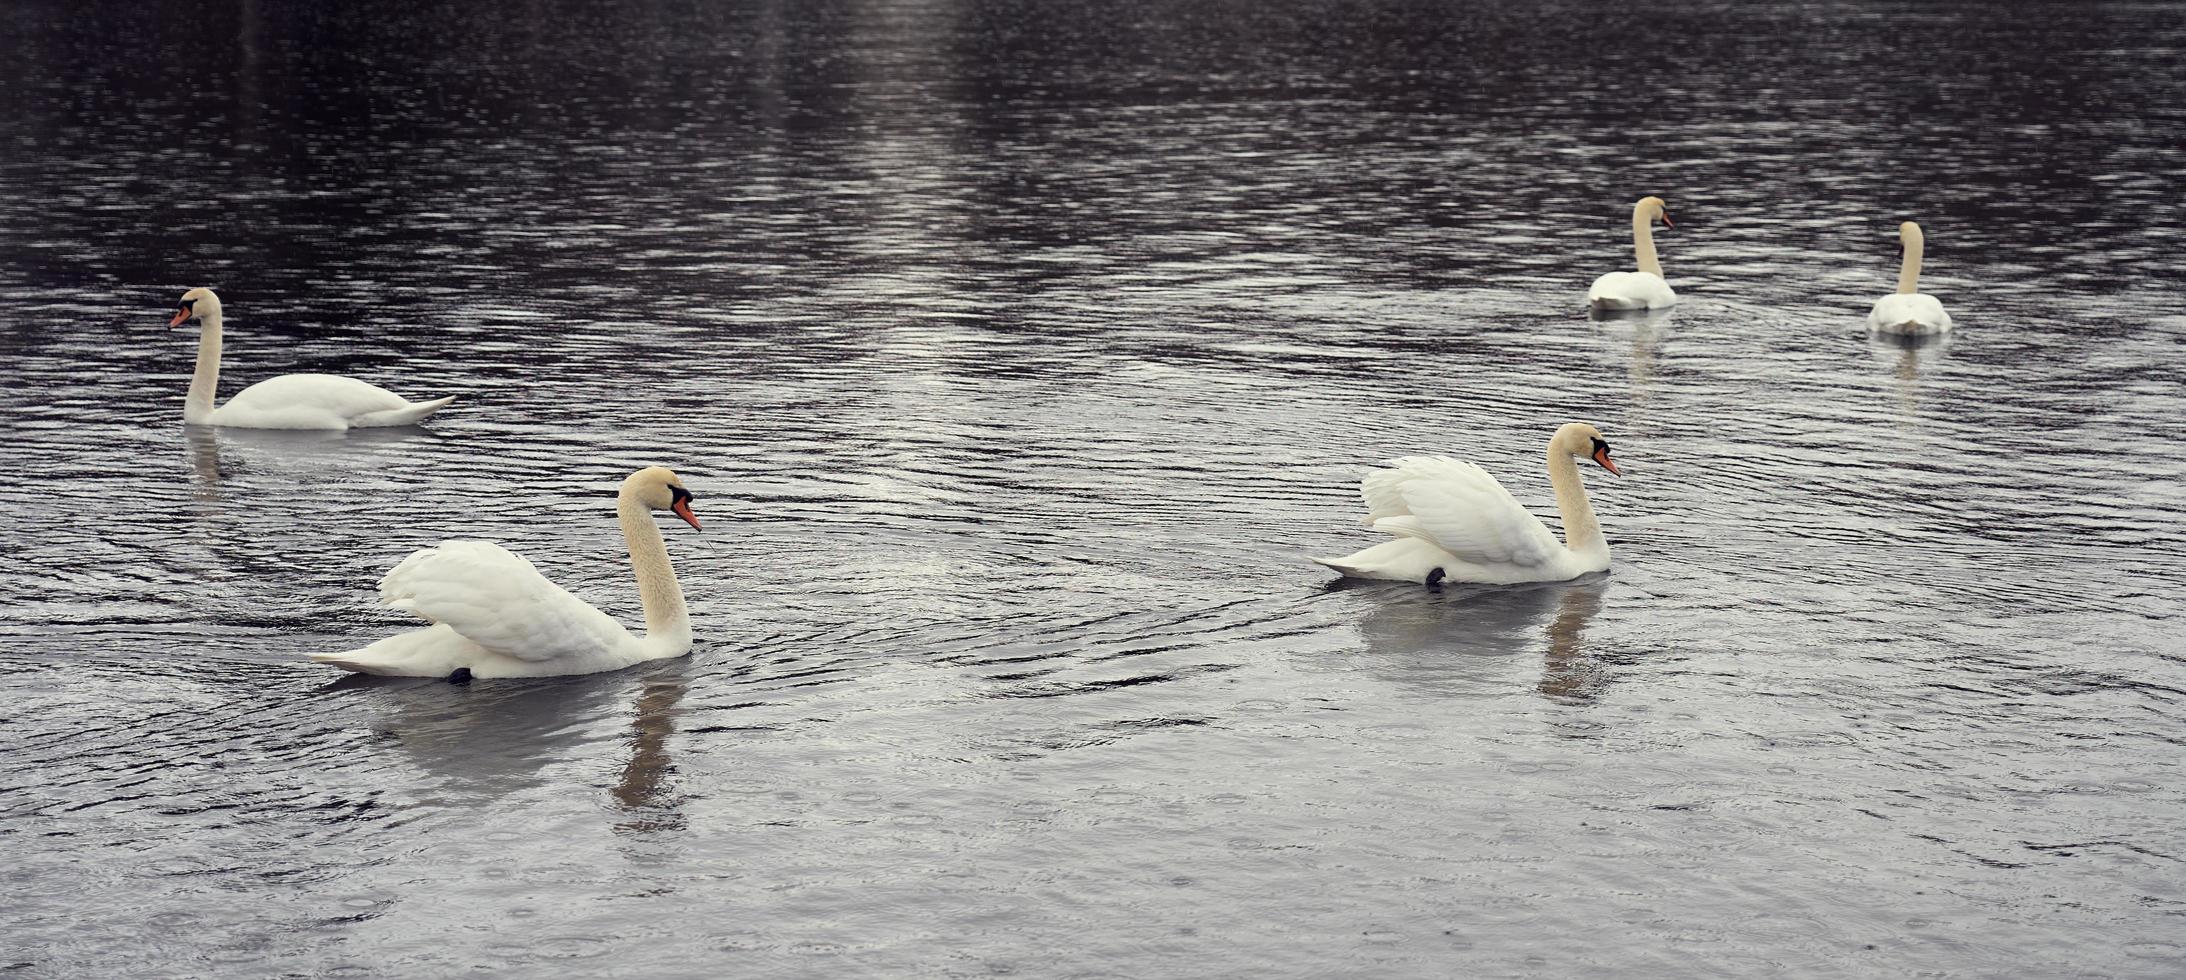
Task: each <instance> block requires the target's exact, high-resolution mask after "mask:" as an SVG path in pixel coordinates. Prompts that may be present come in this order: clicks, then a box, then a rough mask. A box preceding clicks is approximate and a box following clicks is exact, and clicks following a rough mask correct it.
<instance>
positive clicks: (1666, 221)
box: [1662, 211, 1677, 228]
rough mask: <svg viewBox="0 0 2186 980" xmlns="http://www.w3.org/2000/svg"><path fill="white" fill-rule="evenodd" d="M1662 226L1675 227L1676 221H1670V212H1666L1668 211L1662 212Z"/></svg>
mask: <svg viewBox="0 0 2186 980" xmlns="http://www.w3.org/2000/svg"><path fill="white" fill-rule="evenodd" d="M1662 226H1663V227H1664V228H1675V227H1677V222H1675V221H1671V220H1670V212H1668V211H1664V212H1662Z"/></svg>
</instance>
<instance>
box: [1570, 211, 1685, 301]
mask: <svg viewBox="0 0 2186 980" xmlns="http://www.w3.org/2000/svg"><path fill="white" fill-rule="evenodd" d="M1656 218H1661V219H1662V223H1663V225H1664V226H1665V227H1669V228H1675V227H1677V225H1675V224H1672V223H1671V222H1670V212H1669V208H1668V205H1665V204H1663V203H1662V198H1659V197H1643V198H1640V199H1639V203H1637V204H1634V205H1632V252H1633V254H1634V255H1635V256H1637V257H1638V259H1639V271H1638V272H1609V273H1604V274H1603V275H1602V277H1601V278H1599V279H1596V280H1594V285H1593V287H1592V288H1590V289H1588V290H1587V291H1586V305H1587V307H1588V308H1589V309H1592V310H1594V311H1595V312H1608V311H1611V310H1654V309H1660V308H1662V307H1665V306H1675V305H1677V293H1675V292H1672V291H1671V289H1670V284H1669V283H1667V282H1665V281H1663V278H1662V261H1661V260H1660V259H1658V258H1656V257H1655V232H1654V222H1655V219H1656Z"/></svg>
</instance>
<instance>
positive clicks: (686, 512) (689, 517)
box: [668, 497, 705, 531]
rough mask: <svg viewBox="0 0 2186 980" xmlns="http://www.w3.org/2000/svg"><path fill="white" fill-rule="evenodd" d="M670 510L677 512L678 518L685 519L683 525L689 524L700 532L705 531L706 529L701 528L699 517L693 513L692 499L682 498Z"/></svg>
mask: <svg viewBox="0 0 2186 980" xmlns="http://www.w3.org/2000/svg"><path fill="white" fill-rule="evenodd" d="M668 509H669V510H673V511H675V512H676V516H677V517H680V518H683V523H685V524H689V525H690V526H691V527H692V528H694V529H697V530H700V531H703V530H705V528H703V527H700V526H699V523H698V515H697V514H693V513H691V498H689V497H683V498H680V499H678V500H677V501H676V502H675V503H674V504H673V505H671V506H670V507H669V508H668Z"/></svg>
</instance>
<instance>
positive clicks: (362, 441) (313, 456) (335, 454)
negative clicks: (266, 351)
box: [182, 425, 441, 486]
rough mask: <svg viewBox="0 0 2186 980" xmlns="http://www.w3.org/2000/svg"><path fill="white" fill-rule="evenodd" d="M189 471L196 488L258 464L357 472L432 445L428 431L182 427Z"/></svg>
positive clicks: (434, 438)
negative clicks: (407, 448)
mask: <svg viewBox="0 0 2186 980" xmlns="http://www.w3.org/2000/svg"><path fill="white" fill-rule="evenodd" d="M182 438H183V440H184V442H185V444H186V445H187V447H188V452H189V457H190V472H191V474H192V475H193V476H195V477H196V478H197V481H198V482H199V484H201V485H207V486H209V485H217V484H219V483H221V482H222V481H224V480H227V479H230V478H232V477H235V476H237V475H239V474H242V473H246V472H249V471H250V470H252V469H254V468H255V467H256V465H257V464H261V463H263V464H270V465H273V466H292V465H303V464H308V465H310V466H312V467H313V468H315V469H319V470H325V469H329V468H332V469H337V470H345V471H361V470H366V469H371V468H374V467H375V466H377V465H378V464H379V463H381V462H382V461H384V460H386V459H388V458H390V457H399V456H407V455H409V454H408V453H407V452H406V451H404V447H405V446H406V445H407V444H412V443H424V442H432V441H437V440H439V439H440V438H441V437H440V436H439V435H437V434H436V433H434V432H433V431H432V430H430V429H424V428H420V427H418V426H414V425H413V426H403V427H398V428H382V429H350V430H348V431H346V432H334V431H328V430H324V429H235V428H217V427H214V426H209V425H186V426H183V427H182Z"/></svg>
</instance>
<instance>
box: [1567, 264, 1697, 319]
mask: <svg viewBox="0 0 2186 980" xmlns="http://www.w3.org/2000/svg"><path fill="white" fill-rule="evenodd" d="M1566 295H1569V294H1566ZM1586 304H1587V305H1588V306H1591V307H1593V308H1594V309H1597V310H1605V311H1607V310H1656V309H1661V308H1662V307H1665V306H1676V305H1677V291H1676V290H1673V289H1671V288H1670V284H1669V283H1667V282H1664V281H1662V277H1661V276H1657V275H1654V274H1653V273H1647V272H1605V273H1602V275H1601V277H1600V278H1598V279H1595V280H1594V285H1593V286H1591V287H1589V288H1588V289H1587V291H1586Z"/></svg>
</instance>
